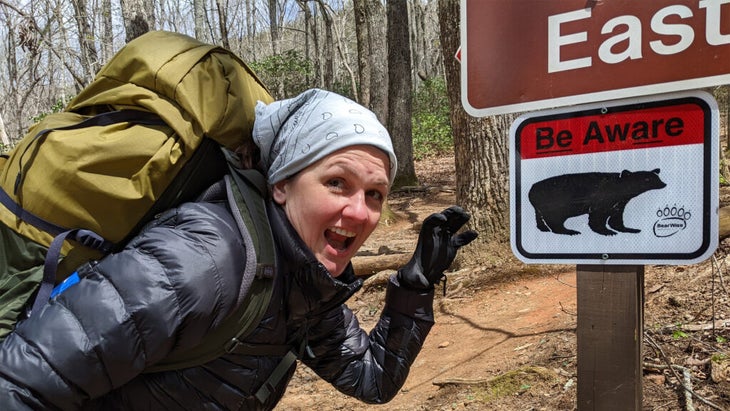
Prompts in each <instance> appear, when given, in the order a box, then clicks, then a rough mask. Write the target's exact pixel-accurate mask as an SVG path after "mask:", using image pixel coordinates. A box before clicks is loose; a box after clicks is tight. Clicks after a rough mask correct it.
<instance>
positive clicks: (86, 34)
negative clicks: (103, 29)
mask: <svg viewBox="0 0 730 411" xmlns="http://www.w3.org/2000/svg"><path fill="white" fill-rule="evenodd" d="M71 4H72V5H73V8H74V14H75V16H74V17H75V20H76V27H77V29H78V32H79V50H80V51H81V69H82V70H83V73H84V79H85V82H84V83H85V84H88V83H90V82H91V80H93V78H94V75H95V74H96V72H97V71H98V70H99V56H98V54H97V53H96V44H95V42H94V38H95V37H94V33H93V32H92V31H91V24H89V16H88V13H87V4H86V0H73V1H71Z"/></svg>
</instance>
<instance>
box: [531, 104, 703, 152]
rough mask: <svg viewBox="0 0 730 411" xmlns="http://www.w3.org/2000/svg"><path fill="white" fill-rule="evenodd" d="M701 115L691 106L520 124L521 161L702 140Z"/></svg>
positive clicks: (690, 142)
mask: <svg viewBox="0 0 730 411" xmlns="http://www.w3.org/2000/svg"><path fill="white" fill-rule="evenodd" d="M705 120H706V113H705V111H704V110H703V108H702V107H700V106H698V105H696V104H690V103H687V104H681V105H676V106H671V107H654V108H646V109H642V110H632V111H626V112H606V113H600V114H591V115H585V116H576V117H571V118H565V119H555V118H551V119H549V120H545V121H541V120H540V118H539V117H538V118H535V119H534V120H533V121H529V122H526V123H523V124H522V125H521V127H520V129H519V130H518V132H517V138H519V142H520V148H519V149H520V156H521V158H522V159H530V158H542V157H555V156H565V155H572V154H588V153H598V152H606V151H619V150H634V149H645V148H653V147H668V146H678V145H685V144H703V143H704V139H705V134H704V133H705V128H704V127H705Z"/></svg>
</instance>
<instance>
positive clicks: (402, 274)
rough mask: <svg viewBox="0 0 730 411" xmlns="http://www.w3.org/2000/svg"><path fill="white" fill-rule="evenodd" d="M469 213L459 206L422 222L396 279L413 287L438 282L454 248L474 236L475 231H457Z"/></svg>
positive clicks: (431, 284) (408, 286)
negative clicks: (413, 250)
mask: <svg viewBox="0 0 730 411" xmlns="http://www.w3.org/2000/svg"><path fill="white" fill-rule="evenodd" d="M470 217H471V216H470V215H469V214H468V213H467V212H466V211H464V210H463V209H462V208H461V207H459V206H451V207H449V208H447V209H446V210H444V211H442V212H440V213H434V214H431V215H430V216H428V217H427V218H426V219H425V220H424V221H423V226H422V227H421V232H420V234H419V235H418V245H416V251H415V252H414V253H413V257H412V258H411V260H410V261H409V262H408V263H407V264H406V265H405V266H403V267H402V268H401V269H400V270H398V282H399V283H400V284H401V285H402V286H404V287H406V288H410V289H414V290H430V289H432V288H433V286H434V284H436V283H438V282H439V281H441V278H442V277H443V276H444V271H445V270H446V269H448V268H449V266H451V263H452V262H453V261H454V258H456V251H457V250H458V249H459V248H460V247H461V246H464V245H467V244H469V243H470V242H472V240H474V239H475V238H477V232H476V231H473V230H468V231H465V232H463V233H460V234H456V232H457V231H459V229H460V228H461V226H463V225H464V224H466V222H467V221H469V218H470Z"/></svg>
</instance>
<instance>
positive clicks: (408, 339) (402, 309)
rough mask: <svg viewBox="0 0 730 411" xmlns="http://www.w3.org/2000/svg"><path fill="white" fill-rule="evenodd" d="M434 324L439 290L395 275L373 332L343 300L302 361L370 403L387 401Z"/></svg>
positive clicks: (312, 332)
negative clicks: (410, 285)
mask: <svg viewBox="0 0 730 411" xmlns="http://www.w3.org/2000/svg"><path fill="white" fill-rule="evenodd" d="M433 323H434V321H433V290H431V291H430V292H417V291H412V290H407V289H404V288H402V287H400V286H399V285H398V283H397V279H396V278H395V276H393V277H391V278H390V281H389V283H388V289H387V291H386V297H385V306H384V308H383V312H382V314H381V316H380V320H379V321H378V323H377V324H376V326H375V327H374V328H373V330H372V331H371V332H370V334H368V333H367V332H366V331H365V330H363V329H362V328H360V325H359V322H358V320H357V317H355V314H354V313H353V312H352V311H351V310H350V309H349V308H348V307H347V306H346V305H344V304H343V305H341V306H340V307H337V308H336V309H333V310H330V311H329V312H328V313H326V314H325V315H324V317H323V319H322V321H321V322H319V323H318V324H316V325H315V326H313V327H312V328H310V329H309V335H308V339H307V341H308V346H309V348H310V350H311V353H310V355H306V354H305V355H304V358H303V360H302V361H303V362H304V363H305V364H306V365H307V366H308V367H310V368H311V369H312V370H314V371H315V372H316V373H317V374H318V375H319V376H321V377H322V378H323V379H325V380H326V381H329V382H330V383H331V384H332V385H333V386H335V387H336V388H337V389H338V390H340V391H341V392H343V393H345V394H347V395H350V396H353V397H355V398H358V399H359V400H361V401H364V402H367V403H372V404H382V403H386V402H388V401H390V400H391V399H392V398H393V397H394V396H395V395H396V394H397V393H398V391H399V390H400V388H401V387H402V386H403V384H404V383H405V380H406V377H407V376H408V372H409V370H410V367H411V364H413V361H415V359H416V356H417V355H418V353H419V351H420V350H421V347H422V346H423V343H424V340H425V339H426V336H427V335H428V332H429V331H430V330H431V327H432V326H433Z"/></svg>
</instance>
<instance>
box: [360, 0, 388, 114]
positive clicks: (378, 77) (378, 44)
mask: <svg viewBox="0 0 730 411" xmlns="http://www.w3.org/2000/svg"><path fill="white" fill-rule="evenodd" d="M365 1H366V2H367V8H366V10H367V21H368V43H369V45H368V48H369V49H370V106H369V108H370V109H371V110H373V112H375V114H376V115H377V116H378V119H379V120H380V122H381V123H383V124H388V106H389V105H388V89H389V88H390V87H389V86H388V40H387V39H388V37H387V23H386V12H385V7H384V6H383V3H381V1H380V0H365Z"/></svg>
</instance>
